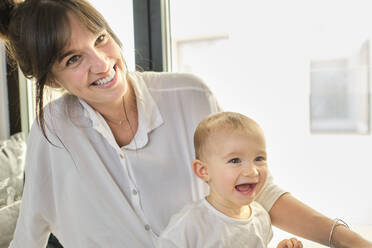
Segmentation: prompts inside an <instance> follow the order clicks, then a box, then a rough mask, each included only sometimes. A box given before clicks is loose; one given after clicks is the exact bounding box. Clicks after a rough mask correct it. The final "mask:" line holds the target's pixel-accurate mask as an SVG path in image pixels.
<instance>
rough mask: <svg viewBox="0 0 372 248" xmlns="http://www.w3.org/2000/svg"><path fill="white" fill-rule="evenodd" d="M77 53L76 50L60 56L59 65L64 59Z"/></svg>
mask: <svg viewBox="0 0 372 248" xmlns="http://www.w3.org/2000/svg"><path fill="white" fill-rule="evenodd" d="M75 52H76V50H70V51H67V52H65V53H64V54H62V55H61V56H59V58H58V63H61V62H62V60H63V59H64V58H66V57H67V56H69V55H71V54H74V53H75Z"/></svg>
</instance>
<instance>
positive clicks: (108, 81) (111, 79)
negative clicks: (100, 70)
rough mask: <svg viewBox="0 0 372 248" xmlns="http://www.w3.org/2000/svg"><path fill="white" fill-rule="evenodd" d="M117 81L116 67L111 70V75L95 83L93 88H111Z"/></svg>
mask: <svg viewBox="0 0 372 248" xmlns="http://www.w3.org/2000/svg"><path fill="white" fill-rule="evenodd" d="M116 80H117V73H116V65H115V66H114V67H113V68H112V69H111V71H110V75H109V76H107V77H104V78H101V79H99V80H97V81H95V82H93V83H92V86H94V87H97V88H101V89H106V88H110V87H111V86H113V85H114V84H115V83H116Z"/></svg>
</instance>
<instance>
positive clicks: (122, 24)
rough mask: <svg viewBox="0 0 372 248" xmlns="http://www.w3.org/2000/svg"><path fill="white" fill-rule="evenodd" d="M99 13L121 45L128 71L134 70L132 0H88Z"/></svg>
mask: <svg viewBox="0 0 372 248" xmlns="http://www.w3.org/2000/svg"><path fill="white" fill-rule="evenodd" d="M90 2H91V3H92V5H93V6H94V7H95V8H97V9H98V11H100V12H101V14H102V15H103V16H104V17H105V19H106V21H107V22H108V23H109V25H110V27H111V28H112V30H113V31H114V33H115V34H116V35H117V36H118V38H119V39H120V41H121V42H122V43H123V53H124V58H125V61H126V63H127V66H128V69H129V70H134V68H135V62H134V35H133V34H134V31H133V30H134V29H133V1H132V0H120V1H118V0H90Z"/></svg>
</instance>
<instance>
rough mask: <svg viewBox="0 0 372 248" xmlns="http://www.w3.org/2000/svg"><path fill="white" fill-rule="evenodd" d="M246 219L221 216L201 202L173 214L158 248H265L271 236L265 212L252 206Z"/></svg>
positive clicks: (253, 204)
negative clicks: (249, 215)
mask: <svg viewBox="0 0 372 248" xmlns="http://www.w3.org/2000/svg"><path fill="white" fill-rule="evenodd" d="M250 206H251V209H252V214H251V217H250V218H249V219H245V220H240V219H234V218H231V217H228V216H226V215H224V214H223V213H221V212H219V211H218V210H216V209H215V208H214V207H213V206H212V205H211V204H210V203H209V202H208V201H207V200H205V199H202V200H199V201H197V202H194V203H192V204H190V205H187V206H186V207H184V208H183V209H182V210H181V211H180V212H179V213H178V214H175V215H174V216H173V217H172V218H171V220H170V222H169V224H168V226H167V228H166V229H165V230H164V231H163V233H162V234H161V236H160V238H159V240H158V243H157V247H158V248H171V247H172V248H174V247H179V248H181V247H182V248H212V247H213V248H242V247H254V248H266V247H267V244H268V243H269V242H270V240H271V238H272V236H273V232H272V229H271V221H270V216H269V214H268V212H267V211H266V210H265V209H264V208H263V207H262V206H261V205H260V204H259V203H257V202H252V203H251V205H250Z"/></svg>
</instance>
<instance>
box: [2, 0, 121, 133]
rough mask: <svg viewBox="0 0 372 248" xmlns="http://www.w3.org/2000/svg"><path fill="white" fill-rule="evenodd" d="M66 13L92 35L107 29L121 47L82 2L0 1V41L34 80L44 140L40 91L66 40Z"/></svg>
mask: <svg viewBox="0 0 372 248" xmlns="http://www.w3.org/2000/svg"><path fill="white" fill-rule="evenodd" d="M68 13H72V14H73V15H75V16H76V17H77V18H78V19H79V20H80V21H81V23H83V24H84V25H85V26H86V27H87V28H88V29H89V30H90V31H92V32H93V33H98V32H100V31H101V30H103V29H105V30H107V32H108V33H109V34H110V35H111V37H112V38H113V39H114V40H115V41H116V43H117V44H118V45H119V46H121V42H120V41H119V39H118V38H117V36H116V35H115V34H114V33H113V31H112V30H111V28H110V27H109V25H108V24H107V22H106V20H105V19H104V18H103V16H102V15H101V14H100V13H99V12H98V11H97V10H96V9H95V8H94V7H93V6H92V5H91V4H90V3H88V2H87V1H86V0H25V1H24V2H20V3H16V1H15V0H0V38H2V39H4V40H5V42H6V47H7V49H8V51H9V53H10V55H11V57H12V58H13V59H14V60H15V61H16V63H17V64H18V66H19V67H20V69H21V70H22V72H23V74H24V75H25V76H26V77H27V78H30V79H31V78H34V79H35V84H36V87H35V88H36V118H37V121H38V123H39V125H40V127H41V129H42V132H43V134H44V136H45V137H46V133H45V120H44V112H43V106H44V92H45V91H44V90H45V86H47V85H48V84H50V83H51V82H52V79H53V75H51V69H52V66H53V65H54V63H55V62H56V61H57V59H58V58H59V56H60V55H61V52H62V51H63V49H64V48H65V47H66V45H67V44H68V42H69V39H70V35H71V27H70V23H69V19H68ZM46 138H47V137H46ZM47 139H48V138H47Z"/></svg>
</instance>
